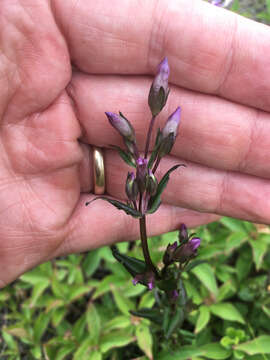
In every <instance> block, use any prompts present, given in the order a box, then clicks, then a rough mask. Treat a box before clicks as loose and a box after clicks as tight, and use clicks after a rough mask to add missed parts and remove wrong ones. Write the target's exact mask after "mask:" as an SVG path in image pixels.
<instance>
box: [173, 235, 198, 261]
mask: <svg viewBox="0 0 270 360" xmlns="http://www.w3.org/2000/svg"><path fill="white" fill-rule="evenodd" d="M200 243H201V239H200V238H193V239H191V240H189V241H188V242H186V243H183V244H182V245H180V246H179V247H178V248H177V249H176V250H175V251H174V253H173V260H174V261H177V262H180V263H184V262H186V261H187V260H189V259H191V258H193V257H194V256H196V255H197V248H198V247H199V246H200Z"/></svg>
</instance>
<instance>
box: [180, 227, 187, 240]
mask: <svg viewBox="0 0 270 360" xmlns="http://www.w3.org/2000/svg"><path fill="white" fill-rule="evenodd" d="M187 241H188V231H187V227H186V225H185V224H181V226H180V230H179V242H180V243H181V244H182V243H186V242H187Z"/></svg>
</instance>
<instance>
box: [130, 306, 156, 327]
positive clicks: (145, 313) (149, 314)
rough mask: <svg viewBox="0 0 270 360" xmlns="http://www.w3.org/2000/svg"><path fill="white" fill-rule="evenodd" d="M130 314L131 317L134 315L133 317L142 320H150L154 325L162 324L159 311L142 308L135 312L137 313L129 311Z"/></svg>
mask: <svg viewBox="0 0 270 360" xmlns="http://www.w3.org/2000/svg"><path fill="white" fill-rule="evenodd" d="M130 313H131V314H132V315H134V316H138V317H142V318H145V319H148V320H151V321H153V322H154V323H156V324H159V325H161V324H162V317H161V313H160V311H159V310H158V309H147V308H142V309H140V310H137V311H133V310H131V311H130Z"/></svg>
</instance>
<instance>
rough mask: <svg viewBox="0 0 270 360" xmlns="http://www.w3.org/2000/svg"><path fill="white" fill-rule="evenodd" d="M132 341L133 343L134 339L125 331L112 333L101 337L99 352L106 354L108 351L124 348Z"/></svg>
mask: <svg viewBox="0 0 270 360" xmlns="http://www.w3.org/2000/svg"><path fill="white" fill-rule="evenodd" d="M132 341H134V337H133V336H132V334H130V333H128V332H127V331H124V330H121V331H112V332H111V333H109V334H106V335H103V336H102V337H101V340H100V350H101V352H102V353H106V352H107V351H109V350H110V349H113V348H116V347H123V346H126V345H128V344H129V343H131V342H132Z"/></svg>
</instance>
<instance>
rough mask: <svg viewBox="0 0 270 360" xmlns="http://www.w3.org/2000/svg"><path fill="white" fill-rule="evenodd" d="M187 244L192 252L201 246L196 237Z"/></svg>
mask: <svg viewBox="0 0 270 360" xmlns="http://www.w3.org/2000/svg"><path fill="white" fill-rule="evenodd" d="M188 244H189V245H190V247H191V249H192V251H196V250H197V248H198V247H199V246H200V244H201V239H200V238H198V237H196V238H192V239H191V240H189V242H188Z"/></svg>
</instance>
